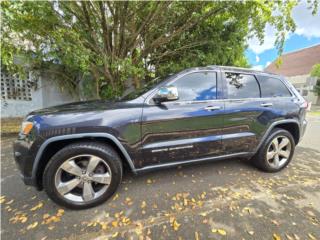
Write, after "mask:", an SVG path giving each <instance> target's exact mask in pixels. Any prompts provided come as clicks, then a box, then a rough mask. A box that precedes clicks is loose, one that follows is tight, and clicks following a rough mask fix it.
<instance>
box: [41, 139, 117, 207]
mask: <svg viewBox="0 0 320 240" xmlns="http://www.w3.org/2000/svg"><path fill="white" fill-rule="evenodd" d="M121 178H122V164H121V159H120V157H119V155H118V154H117V153H116V152H115V151H114V150H113V148H111V147H110V146H108V145H104V144H101V143H97V142H81V143H75V144H71V145H68V146H66V147H65V148H63V149H61V150H60V151H58V152H57V153H56V154H55V155H54V156H53V157H52V158H51V160H50V161H49V163H48V165H47V166H46V168H45V171H44V175H43V185H44V189H45V191H46V192H47V194H48V196H49V197H50V198H51V199H52V200H53V201H54V202H56V203H58V204H60V205H63V206H65V207H68V208H72V209H85V208H90V207H94V206H97V205H98V204H100V203H102V202H104V201H106V200H107V199H108V198H109V197H111V195H112V194H113V193H114V192H115V191H116V189H117V187H118V186H119V184H120V182H121Z"/></svg>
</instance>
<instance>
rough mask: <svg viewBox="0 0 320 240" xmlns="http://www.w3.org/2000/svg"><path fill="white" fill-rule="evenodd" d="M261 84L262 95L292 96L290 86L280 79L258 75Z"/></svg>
mask: <svg viewBox="0 0 320 240" xmlns="http://www.w3.org/2000/svg"><path fill="white" fill-rule="evenodd" d="M258 80H259V83H260V86H261V96H262V97H264V98H266V97H290V96H291V93H290V92H289V90H288V88H287V87H286V86H285V85H284V84H283V82H281V80H280V79H276V78H272V77H268V76H259V77H258Z"/></svg>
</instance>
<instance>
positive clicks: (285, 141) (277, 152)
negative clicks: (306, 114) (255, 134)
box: [267, 136, 292, 169]
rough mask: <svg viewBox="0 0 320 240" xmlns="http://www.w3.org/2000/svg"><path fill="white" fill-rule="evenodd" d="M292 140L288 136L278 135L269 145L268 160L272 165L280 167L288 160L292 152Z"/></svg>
mask: <svg viewBox="0 0 320 240" xmlns="http://www.w3.org/2000/svg"><path fill="white" fill-rule="evenodd" d="M291 149H292V147H291V142H290V140H289V138H288V137H286V136H277V137H275V138H274V139H273V140H272V142H271V143H270V144H269V146H268V150H267V162H268V164H269V165H270V167H272V168H275V169H279V168H281V167H282V166H283V165H284V164H286V162H287V161H288V159H289V157H290V154H291Z"/></svg>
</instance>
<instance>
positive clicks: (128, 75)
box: [1, 0, 317, 98]
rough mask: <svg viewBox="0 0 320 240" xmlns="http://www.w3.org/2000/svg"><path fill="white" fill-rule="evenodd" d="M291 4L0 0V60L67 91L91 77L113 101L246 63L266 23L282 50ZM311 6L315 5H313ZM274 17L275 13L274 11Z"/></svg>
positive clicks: (99, 92)
mask: <svg viewBox="0 0 320 240" xmlns="http://www.w3.org/2000/svg"><path fill="white" fill-rule="evenodd" d="M296 4H297V2H296V1H265V2H261V1H258V0H257V1H241V2H236V1H221V2H220V1H219V2H168V1H161V2H151V1H150V2H144V1H143V2H136V1H123V2H110V1H74V2H66V1H50V2H49V1H48V2H20V1H15V2H9V1H2V2H1V8H2V15H3V24H2V27H1V28H2V29H1V30H2V39H1V40H2V41H1V48H2V51H1V60H2V63H3V65H4V66H5V67H6V68H7V69H8V70H11V71H23V67H21V65H18V64H16V62H15V61H14V57H15V56H23V58H24V59H27V61H28V67H29V69H32V70H41V69H46V70H47V71H52V72H55V73H56V75H57V76H58V79H60V81H61V82H62V84H63V85H65V86H67V87H68V88H69V89H71V90H72V89H75V87H76V86H77V84H78V83H79V81H80V80H81V79H89V80H90V79H93V80H94V82H95V89H96V93H97V95H98V96H100V97H102V98H113V97H116V96H119V95H121V94H122V93H123V91H124V90H125V89H126V88H127V87H128V86H129V85H130V83H131V82H132V83H133V85H134V87H135V88H139V87H141V85H142V84H144V82H145V81H148V79H150V78H153V77H154V76H163V75H166V74H168V73H170V72H176V71H179V70H181V69H183V68H186V67H193V66H205V65H209V64H219V65H236V66H247V65H248V63H247V61H246V59H245V57H244V51H245V49H246V47H247V46H246V41H247V39H248V38H249V37H253V36H257V37H258V38H259V39H260V41H263V36H264V29H265V26H266V24H267V23H269V24H271V25H273V26H275V27H276V29H277V30H278V33H277V41H276V46H277V48H278V50H279V54H281V52H282V48H283V43H284V40H285V36H286V33H288V32H290V31H294V30H295V24H294V22H293V20H292V18H291V15H290V14H291V10H292V8H293V7H294V6H295V5H296ZM312 6H313V10H314V11H316V9H317V0H315V1H314V3H313V5H312ZM275 13H276V14H275Z"/></svg>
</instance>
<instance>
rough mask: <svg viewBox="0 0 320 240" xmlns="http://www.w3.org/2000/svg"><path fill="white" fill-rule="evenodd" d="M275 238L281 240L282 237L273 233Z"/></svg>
mask: <svg viewBox="0 0 320 240" xmlns="http://www.w3.org/2000/svg"><path fill="white" fill-rule="evenodd" d="M273 239H274V240H281V237H280V236H279V235H277V234H275V233H274V234H273Z"/></svg>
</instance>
